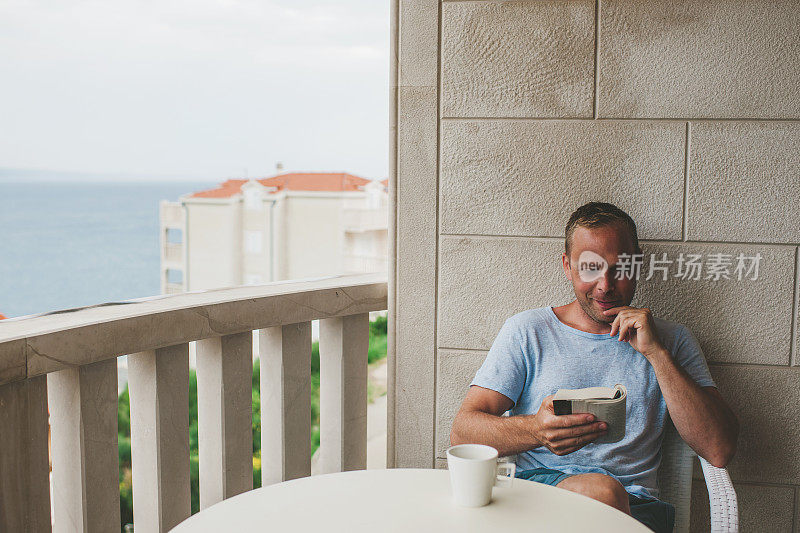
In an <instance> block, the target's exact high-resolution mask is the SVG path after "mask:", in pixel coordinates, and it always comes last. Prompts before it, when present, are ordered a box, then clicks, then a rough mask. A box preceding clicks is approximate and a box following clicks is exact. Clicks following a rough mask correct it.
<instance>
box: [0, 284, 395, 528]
mask: <svg viewBox="0 0 800 533" xmlns="http://www.w3.org/2000/svg"><path fill="white" fill-rule="evenodd" d="M385 309H387V282H386V276H385V275H384V274H367V275H353V276H333V277H327V278H319V279H314V280H309V281H303V280H300V281H292V282H277V283H271V284H266V285H261V286H257V287H237V288H231V289H221V290H213V291H204V292H195V293H186V294H180V295H174V296H162V297H155V298H152V299H143V300H136V301H131V302H125V303H123V304H113V305H107V306H94V307H88V308H83V309H78V310H74V311H69V312H63V313H57V314H49V315H40V316H34V317H27V318H20V319H12V320H7V321H3V322H2V323H0V406H3V408H2V409H0V428H2V431H1V432H0V467H2V469H1V470H0V476H2V479H0V502H2V505H1V506H0V508H2V513H0V530H2V531H29V530H31V531H33V530H35V531H40V530H42V531H49V530H50V529H51V494H52V509H53V514H52V521H53V524H54V527H55V529H57V530H61V531H118V530H119V527H120V494H119V462H118V457H119V456H118V442H117V430H118V428H117V409H118V405H117V404H118V398H117V358H118V357H120V356H122V355H125V354H128V358H127V363H128V364H127V366H128V380H129V381H128V384H129V391H130V423H131V460H132V475H133V501H134V526H135V528H136V530H137V531H166V530H168V529H170V528H171V527H173V526H175V525H176V524H178V523H179V522H181V521H182V520H184V519H186V518H187V517H188V516H189V515H190V513H191V510H190V499H191V498H190V462H189V461H190V459H189V387H188V383H189V344H190V343H195V347H196V348H195V349H196V363H197V405H198V429H199V432H198V440H199V443H198V444H199V451H200V455H199V477H200V509H201V512H202V509H205V508H207V507H209V506H211V505H213V504H215V503H217V502H219V501H222V500H223V499H226V498H229V497H231V496H234V495H236V494H239V493H242V492H245V491H248V490H251V489H252V488H253V455H252V450H253V441H252V439H253V430H252V417H253V406H252V403H251V380H252V375H253V374H252V372H253V348H254V346H253V339H254V337H255V338H256V339H258V340H257V342H258V346H259V350H258V352H259V353H260V354H261V372H260V380H261V390H262V391H271V392H270V393H269V394H264V395H262V396H261V406H260V417H261V427H262V428H264V431H262V433H261V473H262V485H268V484H272V483H278V482H281V481H285V480H289V479H295V478H299V477H303V476H308V475H310V472H311V470H310V468H311V466H310V465H311V444H310V434H311V399H310V388H311V379H312V376H311V374H310V368H311V346H312V341H311V321H312V320H320V339H319V342H320V354H321V357H320V359H321V366H320V383H321V385H322V387H321V399H320V407H321V411H322V416H321V427H320V431H321V439H322V440H323V441H324V442H325V446H324V447H322V448H321V449H320V453H321V457H320V462H321V465H322V471H323V472H326V473H327V472H339V471H344V470H353V469H363V468H365V466H366V450H367V425H366V423H367V421H366V413H367V378H366V373H365V372H364V369H365V368H366V365H367V350H368V344H369V313H370V312H371V311H383V310H385ZM254 331H257V332H258V334H257V335H255V336H254V335H253V332H254ZM285 376H288V377H286V378H285ZM390 389H391V386H390ZM390 394H392V392H391V390H390ZM48 411H49V416H48ZM48 429H49V432H50V445H49V453H48ZM48 461H50V462H51V464H52V481H51V476H50V475H49V467H48ZM51 484H52V486H51Z"/></svg>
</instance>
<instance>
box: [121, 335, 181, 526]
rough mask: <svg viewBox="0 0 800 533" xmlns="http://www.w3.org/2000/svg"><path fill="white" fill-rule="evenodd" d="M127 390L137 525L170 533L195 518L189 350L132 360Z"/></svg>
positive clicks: (162, 350) (150, 353) (172, 349)
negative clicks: (180, 524) (190, 448)
mask: <svg viewBox="0 0 800 533" xmlns="http://www.w3.org/2000/svg"><path fill="white" fill-rule="evenodd" d="M128 388H129V393H130V407H131V462H132V470H133V513H134V522H135V524H136V527H137V528H139V530H144V531H168V530H170V529H172V528H173V527H175V526H176V525H178V524H179V523H180V522H182V521H183V520H185V519H186V518H188V517H189V516H190V515H191V494H190V492H189V345H188V344H179V345H177V346H169V347H167V348H159V349H157V350H149V351H146V352H139V353H136V354H131V355H129V356H128ZM166 406H168V407H169V408H164V407H166Z"/></svg>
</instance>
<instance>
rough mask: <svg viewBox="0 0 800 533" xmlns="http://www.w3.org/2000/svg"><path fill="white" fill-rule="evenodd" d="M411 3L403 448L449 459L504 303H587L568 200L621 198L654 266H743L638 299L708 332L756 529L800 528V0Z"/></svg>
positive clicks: (411, 459) (400, 84) (400, 409)
mask: <svg viewBox="0 0 800 533" xmlns="http://www.w3.org/2000/svg"><path fill="white" fill-rule="evenodd" d="M396 1H397V6H396V7H397V13H398V15H397V17H396V18H395V21H394V23H395V24H396V30H397V43H396V50H397V60H396V64H395V67H396V69H397V72H396V79H397V88H396V89H397V91H396V94H397V100H396V104H397V117H396V118H397V130H396V139H395V140H396V143H397V153H396V161H397V163H396V172H395V179H394V180H393V187H395V190H394V194H395V198H396V210H395V217H396V219H395V228H396V249H395V250H394V267H395V268H394V277H393V279H392V280H391V283H392V291H393V292H392V297H393V298H394V303H393V305H392V306H393V311H394V316H395V325H394V327H395V341H396V351H395V355H396V356H395V374H394V376H395V386H396V389H395V391H396V393H395V404H394V413H393V416H394V421H395V425H394V428H393V429H394V437H395V445H394V449H393V457H390V461H392V460H393V461H394V464H395V465H396V466H402V467H433V466H441V464H442V458H443V457H444V450H445V449H446V447H447V446H448V441H449V432H450V425H451V422H452V419H453V416H454V415H455V412H456V410H457V409H458V406H459V405H460V402H461V400H462V399H463V397H464V394H466V390H467V386H468V383H469V381H470V379H471V378H472V376H473V375H474V372H475V371H476V370H477V368H478V367H479V366H480V364H481V362H482V361H483V358H484V357H485V355H486V352H487V350H488V349H489V347H490V346H491V343H492V341H493V340H494V337H495V335H496V334H497V332H498V331H499V329H500V327H501V325H502V324H503V322H504V320H505V319H506V318H507V317H509V316H511V315H513V314H515V313H517V312H519V311H522V310H524V309H529V308H533V307H539V306H545V305H553V306H557V305H562V304H565V303H568V302H569V301H571V300H572V299H573V294H572V288H571V285H569V283H568V282H567V280H566V279H565V278H564V275H563V272H562V270H561V266H560V254H561V251H562V250H563V233H564V226H565V224H566V222H567V219H568V217H569V215H570V213H571V212H572V211H573V210H574V209H575V208H577V207H578V206H579V205H581V204H583V203H585V202H588V201H591V200H599V201H607V202H612V203H614V204H616V205H618V206H619V207H621V208H622V209H624V210H626V211H627V212H628V213H629V214H630V215H631V216H632V217H633V218H634V220H635V221H636V222H637V225H638V228H639V236H640V239H641V240H642V247H643V249H644V250H643V251H644V252H645V259H646V261H645V265H644V267H643V274H644V273H646V272H647V270H648V268H649V261H648V259H649V257H650V254H655V256H656V257H657V258H661V257H662V254H665V253H666V254H667V258H669V259H672V260H675V259H677V257H678V255H679V254H680V253H683V254H684V255H685V256H687V255H688V254H697V255H701V256H702V260H703V261H708V260H710V258H711V256H712V255H713V254H729V255H730V256H731V257H732V258H733V263H734V264H733V265H731V268H730V277H731V279H724V278H721V279H718V280H714V279H713V278H711V279H706V275H707V271H703V272H702V273H701V278H700V279H699V280H689V279H681V278H680V277H676V276H675V275H674V274H675V273H676V272H677V270H676V268H677V266H676V265H674V264H673V265H672V270H671V271H670V272H669V277H668V279H667V280H663V279H662V278H661V277H660V274H656V275H655V276H654V277H653V278H652V279H651V280H650V281H644V277H645V276H644V275H643V276H642V281H640V283H639V287H638V289H637V294H636V299H635V300H634V302H633V303H632V305H635V306H642V307H650V308H651V309H653V311H654V313H655V314H656V316H660V317H663V318H667V319H670V320H676V321H679V322H681V323H683V324H685V325H687V326H688V327H689V328H690V329H691V330H692V332H693V333H694V334H695V336H696V337H697V338H698V339H699V341H700V344H701V346H702V348H703V350H704V353H705V355H706V358H707V359H708V361H709V366H710V368H711V372H712V374H713V376H714V379H715V380H716V382H717V383H718V385H719V389H720V391H721V392H722V394H723V395H724V396H725V397H726V399H728V401H729V402H730V404H731V405H732V407H733V408H734V409H735V410H736V412H737V414H738V415H739V418H740V421H741V424H742V431H741V436H740V440H739V449H738V453H737V455H736V457H735V459H734V460H733V462H732V463H731V464H730V465H729V471H730V473H731V476H732V477H733V479H734V482H735V485H736V488H737V493H738V495H739V500H740V509H741V512H742V525H743V527H742V530H743V531H756V530H758V527H757V526H758V525H763V524H772V526H770V527H769V529H770V530H772V531H791V530H794V531H800V331H798V330H800V325H798V322H800V314H799V312H800V311H799V310H800V303H799V302H798V294H800V287H799V285H800V278H799V277H798V271H800V259H798V246H799V245H800V32H798V31H797V28H798V27H800V3H797V2H794V1H771V2H768V1H757V0H745V1H740V2H728V1H723V0H716V1H712V0H709V1H706V2H691V1H677V0H667V1H663V0H660V1H657V0H599V1H598V0H595V1H591V0H564V1H551V0H535V1H513V2H506V1H443V2H439V1H436V0H396ZM738 254H743V255H744V256H745V257H755V256H756V255H757V254H760V256H761V260H760V262H759V272H758V276H757V279H751V278H752V277H753V273H752V271H751V273H750V275H749V276H744V277H743V279H737V276H736V275H735V273H734V271H733V268H734V266H735V263H736V256H737V255H738ZM696 478H697V481H696V482H695V486H694V488H693V516H692V521H693V529H696V530H698V531H702V530H706V529H707V528H708V525H707V524H708V518H707V516H708V502H707V494H706V493H705V491H704V485H703V482H702V481H701V479H702V476H700V475H699V474H698V475H696Z"/></svg>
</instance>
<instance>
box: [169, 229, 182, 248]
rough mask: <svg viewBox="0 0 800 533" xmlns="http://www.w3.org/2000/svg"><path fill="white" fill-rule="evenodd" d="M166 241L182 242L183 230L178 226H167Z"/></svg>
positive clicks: (171, 242) (172, 242)
mask: <svg viewBox="0 0 800 533" xmlns="http://www.w3.org/2000/svg"><path fill="white" fill-rule="evenodd" d="M167 242H168V243H170V244H181V243H182V242H183V231H181V230H179V229H178V228H167Z"/></svg>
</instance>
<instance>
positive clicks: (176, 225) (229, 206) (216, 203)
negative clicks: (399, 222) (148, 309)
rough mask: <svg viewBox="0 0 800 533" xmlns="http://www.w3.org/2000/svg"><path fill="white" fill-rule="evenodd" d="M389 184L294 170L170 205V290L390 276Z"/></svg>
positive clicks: (165, 214)
mask: <svg viewBox="0 0 800 533" xmlns="http://www.w3.org/2000/svg"><path fill="white" fill-rule="evenodd" d="M387 186H388V180H384V181H383V182H379V181H373V180H369V179H365V178H361V177H358V176H354V175H351V174H346V173H286V174H279V175H277V176H273V177H270V178H264V179H250V180H244V179H231V180H227V181H225V182H224V183H222V184H221V185H220V186H219V187H217V188H215V189H210V190H206V191H199V192H195V193H191V194H187V195H185V196H182V197H181V198H180V201H178V202H169V201H162V202H161V206H160V219H161V292H162V293H164V294H173V293H177V292H185V291H192V290H201V289H213V288H219V287H231V286H236V285H258V284H260V283H266V282H269V281H279V280H286V279H298V278H308V277H317V276H325V275H331V274H346V273H364V272H385V271H386V270H387V267H388V255H387V254H388V222H389V218H388V195H387Z"/></svg>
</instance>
